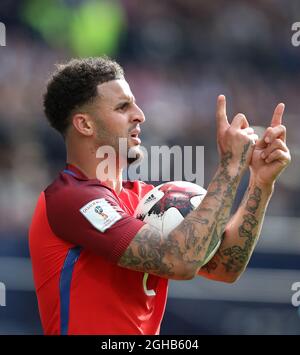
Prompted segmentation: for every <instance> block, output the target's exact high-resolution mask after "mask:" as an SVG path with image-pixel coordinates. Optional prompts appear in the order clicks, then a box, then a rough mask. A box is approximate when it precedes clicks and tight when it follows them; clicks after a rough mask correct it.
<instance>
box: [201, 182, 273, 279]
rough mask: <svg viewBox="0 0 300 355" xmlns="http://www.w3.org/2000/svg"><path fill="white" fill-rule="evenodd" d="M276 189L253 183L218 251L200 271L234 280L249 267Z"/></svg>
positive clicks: (209, 275) (232, 219)
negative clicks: (267, 209) (273, 191)
mask: <svg viewBox="0 0 300 355" xmlns="http://www.w3.org/2000/svg"><path fill="white" fill-rule="evenodd" d="M271 194H272V189H270V190H268V189H264V188H262V187H259V186H258V185H257V184H255V183H250V184H249V187H248V189H247V191H246V193H245V196H244V198H243V201H242V202H241V205H240V207H239V209H238V210H237V212H236V213H235V215H234V216H233V217H232V218H231V220H230V222H229V223H228V226H227V227H226V232H225V235H224V239H223V241H222V243H221V246H220V248H219V250H218V252H217V254H216V255H215V256H214V257H213V259H212V260H211V261H210V262H209V263H208V264H206V265H205V266H204V267H203V269H202V270H200V272H199V274H200V275H203V276H207V277H208V278H212V279H219V280H221V281H228V280H229V281H230V280H231V281H234V280H236V279H237V278H238V277H239V275H240V274H241V273H242V272H243V271H244V269H245V268H246V266H247V264H248V262H249V260H250V257H251V255H252V253H253V250H254V247H255V245H256V243H257V240H258V238H259V235H260V231H261V226H262V222H263V219H264V214H265V210H266V207H267V205H268V202H269V200H270V196H271Z"/></svg>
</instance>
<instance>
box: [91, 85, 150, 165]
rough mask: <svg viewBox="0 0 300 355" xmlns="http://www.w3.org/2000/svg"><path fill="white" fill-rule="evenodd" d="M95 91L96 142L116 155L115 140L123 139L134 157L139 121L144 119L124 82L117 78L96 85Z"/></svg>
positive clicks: (137, 156) (116, 141)
mask: <svg viewBox="0 0 300 355" xmlns="http://www.w3.org/2000/svg"><path fill="white" fill-rule="evenodd" d="M98 92H99V99H98V102H97V103H96V110H95V111H94V112H95V123H96V129H97V132H96V137H97V145H98V146H103V145H109V146H112V147H113V148H114V149H115V151H116V153H117V154H118V153H119V139H120V138H126V139H127V146H128V150H129V149H131V151H133V153H135V154H134V155H136V159H138V158H139V157H140V155H141V151H140V144H141V140H140V138H139V133H140V124H142V123H143V122H144V121H145V116H144V113H143V111H142V110H141V109H140V108H139V107H138V106H137V105H136V103H135V98H134V96H133V94H132V92H131V90H130V87H129V85H128V83H127V81H126V80H124V79H120V80H112V81H109V82H106V83H103V84H100V85H99V86H98ZM126 153H127V152H126ZM124 158H127V156H126V157H124ZM136 159H133V160H136ZM131 162H132V161H131Z"/></svg>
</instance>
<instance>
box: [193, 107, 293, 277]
mask: <svg viewBox="0 0 300 355" xmlns="http://www.w3.org/2000/svg"><path fill="white" fill-rule="evenodd" d="M283 111H284V105H283V104H279V105H278V106H277V107H276V109H275V111H274V114H273V117H272V121H271V125H270V127H268V128H267V130H266V131H265V134H264V136H263V137H262V139H261V140H260V141H258V142H257V143H256V145H255V149H254V151H253V155H252V160H251V164H250V172H251V178H250V184H249V187H248V190H247V191H246V194H245V197H244V199H243V201H242V203H241V206H240V207H239V209H238V211H237V212H236V214H235V215H234V216H233V217H232V219H231V220H230V222H229V223H228V225H227V226H226V231H225V233H224V239H223V241H222V243H221V245H220V247H219V249H218V252H217V253H216V255H215V256H214V257H213V258H212V260H211V261H210V262H209V263H208V264H206V265H205V266H204V267H203V268H202V269H201V270H200V271H199V274H200V275H202V276H205V277H207V278H210V279H214V280H219V281H225V282H233V281H235V280H236V279H237V278H238V277H239V276H240V275H241V273H242V272H243V271H244V270H245V268H246V266H247V263H248V262H249V259H250V257H251V254H252V252H253V250H254V247H255V244H256V242H257V240H258V238H259V234H260V230H261V227H262V223H263V219H264V214H265V211H266V208H267V205H268V202H269V200H270V198H271V195H272V192H273V189H274V182H275V180H276V179H277V178H278V176H279V175H280V174H281V172H282V171H283V170H284V169H285V168H286V167H287V165H288V164H289V163H290V161H291V156H290V152H289V149H288V148H287V146H286V129H285V127H284V126H283V125H282V124H281V123H282V115H283Z"/></svg>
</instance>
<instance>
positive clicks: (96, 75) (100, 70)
mask: <svg viewBox="0 0 300 355" xmlns="http://www.w3.org/2000/svg"><path fill="white" fill-rule="evenodd" d="M117 79H124V71H123V69H122V67H121V66H120V65H119V64H118V63H117V62H115V61H113V60H111V59H110V58H108V57H97V58H84V59H72V60H70V61H69V62H68V63H66V64H57V65H56V71H55V72H54V73H53V75H52V77H51V78H50V80H49V81H48V83H47V89H46V92H45V93H44V97H43V99H44V100H43V104H44V112H45V115H46V117H47V119H48V121H49V123H50V125H51V126H52V127H53V128H55V129H56V130H57V131H58V132H60V133H61V134H62V136H63V137H64V136H65V134H66V131H67V128H68V126H69V123H70V119H71V115H72V114H73V113H74V112H76V111H75V110H77V109H80V108H81V107H82V106H83V105H85V104H89V103H92V102H93V100H94V99H95V98H96V97H97V96H98V92H97V86H98V85H99V84H101V83H104V82H107V81H111V80H117Z"/></svg>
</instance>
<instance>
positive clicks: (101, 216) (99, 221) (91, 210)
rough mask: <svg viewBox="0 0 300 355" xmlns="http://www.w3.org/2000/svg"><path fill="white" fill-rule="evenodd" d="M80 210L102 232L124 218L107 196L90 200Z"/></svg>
mask: <svg viewBox="0 0 300 355" xmlns="http://www.w3.org/2000/svg"><path fill="white" fill-rule="evenodd" d="M80 212H81V213H82V214H83V215H84V217H85V218H86V219H87V220H88V221H89V222H90V223H91V224H92V225H93V226H94V227H95V228H96V229H98V230H99V231H100V232H105V231H106V230H107V229H108V228H109V227H111V226H112V225H114V224H115V223H116V222H117V221H118V220H119V219H121V218H122V216H121V215H120V213H119V212H117V211H116V210H115V209H114V208H113V206H112V205H111V204H110V203H109V202H108V201H107V200H105V198H100V199H97V200H92V201H90V202H89V203H87V204H86V205H85V206H83V207H82V208H81V209H80Z"/></svg>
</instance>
